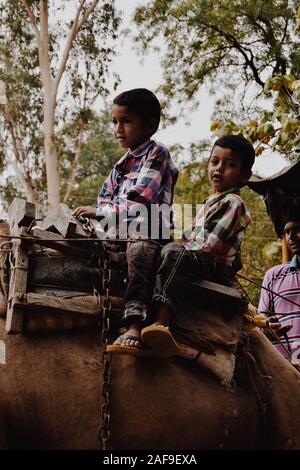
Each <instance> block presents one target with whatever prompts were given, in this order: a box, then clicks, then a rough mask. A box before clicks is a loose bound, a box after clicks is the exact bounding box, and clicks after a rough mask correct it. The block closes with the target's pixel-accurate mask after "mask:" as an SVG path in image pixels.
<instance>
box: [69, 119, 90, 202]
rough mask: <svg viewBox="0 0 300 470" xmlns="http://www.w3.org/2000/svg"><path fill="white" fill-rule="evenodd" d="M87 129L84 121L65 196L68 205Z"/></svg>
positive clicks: (81, 124)
mask: <svg viewBox="0 0 300 470" xmlns="http://www.w3.org/2000/svg"><path fill="white" fill-rule="evenodd" d="M84 129H85V123H84V122H83V121H81V122H80V128H79V133H78V137H77V142H76V149H75V156H74V160H73V162H72V170H71V175H70V178H69V181H68V187H67V191H66V194H65V196H64V203H66V202H67V201H68V199H69V197H70V194H71V192H72V189H73V186H74V182H75V179H76V174H77V169H78V164H79V159H80V154H81V148H82V141H83V132H84Z"/></svg>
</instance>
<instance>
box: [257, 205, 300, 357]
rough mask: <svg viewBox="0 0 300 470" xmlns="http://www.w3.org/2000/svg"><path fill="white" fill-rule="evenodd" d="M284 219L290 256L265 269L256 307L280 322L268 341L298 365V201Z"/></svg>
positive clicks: (287, 211) (299, 306) (299, 243)
mask: <svg viewBox="0 0 300 470" xmlns="http://www.w3.org/2000/svg"><path fill="white" fill-rule="evenodd" d="M284 218H285V224H284V233H285V236H286V240H287V243H288V246H289V249H290V251H291V253H292V255H293V258H292V260H291V261H290V262H288V263H283V264H280V265H277V266H273V267H272V268H270V269H269V270H268V271H267V272H266V274H265V276H264V280H263V287H264V288H263V289H262V290H261V295H260V301H259V305H258V310H259V311H260V312H261V313H263V314H264V315H266V317H274V316H275V319H276V320H277V321H278V322H280V325H281V327H280V328H279V329H276V330H275V332H276V334H277V337H278V339H274V338H273V339H272V342H273V344H274V345H275V347H276V349H278V351H279V352H281V353H282V354H283V355H284V357H286V358H289V359H290V361H291V362H292V363H293V364H300V203H299V204H295V205H294V207H292V208H288V207H287V210H286V214H285V216H284ZM266 289H267V290H266ZM271 291H272V292H271ZM270 339H271V338H270Z"/></svg>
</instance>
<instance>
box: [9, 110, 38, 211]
mask: <svg viewBox="0 0 300 470" xmlns="http://www.w3.org/2000/svg"><path fill="white" fill-rule="evenodd" d="M3 115H4V119H5V122H6V125H7V127H8V131H9V133H10V135H11V140H12V145H13V150H14V159H13V160H12V163H13V165H14V169H15V172H16V175H17V178H18V180H19V182H20V183H21V186H22V187H23V189H24V192H25V194H26V198H27V199H28V200H29V201H30V202H35V201H36V194H35V190H34V187H33V184H32V180H31V177H30V175H29V174H28V172H27V171H24V173H22V172H21V171H20V168H19V165H18V163H19V164H20V165H23V162H22V158H21V154H20V141H19V138H18V137H17V133H16V123H15V121H14V118H13V116H12V114H11V112H10V109H9V106H8V104H6V105H5V111H4V113H3ZM23 161H24V158H23ZM25 175H26V176H25Z"/></svg>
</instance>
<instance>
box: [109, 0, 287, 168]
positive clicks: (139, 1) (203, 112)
mask: <svg viewBox="0 0 300 470" xmlns="http://www.w3.org/2000/svg"><path fill="white" fill-rule="evenodd" d="M146 3H147V0H115V4H116V7H117V8H118V10H121V12H122V17H123V28H124V27H125V28H130V29H133V28H134V26H133V24H132V23H131V21H130V20H131V18H132V15H133V12H134V10H135V8H136V7H137V6H138V5H143V4H146ZM120 42H121V44H120V46H119V50H118V57H117V58H116V59H115V61H114V64H113V68H114V70H115V71H116V72H117V73H118V74H119V75H120V78H121V84H120V85H119V87H118V88H117V90H116V91H113V92H112V95H116V94H118V93H121V92H122V91H124V90H128V89H131V88H139V87H142V88H149V89H150V90H152V91H155V89H156V88H157V87H158V86H159V85H160V84H161V83H162V81H163V77H162V68H161V66H160V59H161V57H159V55H158V54H154V53H147V55H145V56H144V57H143V60H142V59H141V57H139V56H137V52H136V51H135V50H134V49H133V46H134V44H133V42H132V40H131V38H130V37H126V38H123V37H122V38H121V41H120ZM213 103H214V100H213V98H212V97H210V96H209V94H208V93H207V92H206V91H205V90H203V91H202V92H201V93H200V104H199V106H198V109H197V110H196V111H195V112H193V113H190V114H189V121H190V122H189V124H187V123H186V119H179V120H178V122H177V124H176V125H174V126H168V128H166V129H162V130H160V131H158V132H157V133H156V134H155V139H157V140H158V141H161V142H163V143H165V144H166V145H171V144H174V143H180V144H182V145H183V146H187V145H188V144H189V143H192V142H195V141H197V140H200V139H201V138H206V137H209V136H210V131H209V128H210V117H211V113H212V109H213ZM285 165H286V161H285V160H284V159H283V158H282V157H280V156H279V155H274V154H273V155H267V156H263V157H258V158H257V159H256V162H255V165H254V168H253V170H254V172H255V173H259V174H261V175H267V176H269V175H272V174H274V173H276V172H278V171H279V170H281V169H282V168H283V167H284V166H285Z"/></svg>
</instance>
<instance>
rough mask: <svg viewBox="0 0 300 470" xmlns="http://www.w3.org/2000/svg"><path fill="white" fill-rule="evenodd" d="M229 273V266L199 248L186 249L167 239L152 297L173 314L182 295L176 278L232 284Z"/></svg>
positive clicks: (231, 275) (162, 251)
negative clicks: (168, 241)
mask: <svg viewBox="0 0 300 470" xmlns="http://www.w3.org/2000/svg"><path fill="white" fill-rule="evenodd" d="M230 277H232V278H233V273H231V272H230V268H228V267H226V266H225V265H224V264H223V263H218V262H216V261H215V260H214V259H213V258H211V257H208V256H205V254H204V253H203V252H202V251H201V250H187V249H186V248H185V246H184V245H183V244H181V243H173V242H172V243H168V244H167V245H166V246H164V247H163V249H162V250H161V254H160V265H159V268H158V270H157V275H156V280H155V288H154V295H153V301H155V302H160V303H164V304H166V305H167V306H168V307H169V308H170V310H171V311H172V313H173V314H175V313H176V310H177V304H178V302H179V301H180V300H181V299H182V297H183V295H184V292H183V288H181V289H179V288H178V280H184V281H186V280H188V279H190V280H191V279H193V280H196V279H207V280H209V281H214V282H219V283H225V284H227V285H232V284H231V283H230ZM183 284H184V283H183Z"/></svg>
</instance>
